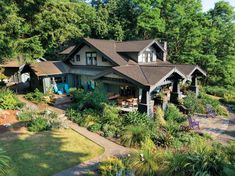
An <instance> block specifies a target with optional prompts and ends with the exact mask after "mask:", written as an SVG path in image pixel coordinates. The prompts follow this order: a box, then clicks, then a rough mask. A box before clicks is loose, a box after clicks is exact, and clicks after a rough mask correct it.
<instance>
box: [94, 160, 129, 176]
mask: <svg viewBox="0 0 235 176" xmlns="http://www.w3.org/2000/svg"><path fill="white" fill-rule="evenodd" d="M124 168H125V166H124V164H123V162H122V160H120V159H118V158H116V157H111V158H109V159H107V160H106V161H104V162H101V163H100V165H99V168H98V170H99V174H100V175H102V176H113V175H123V174H122V173H123V170H124Z"/></svg>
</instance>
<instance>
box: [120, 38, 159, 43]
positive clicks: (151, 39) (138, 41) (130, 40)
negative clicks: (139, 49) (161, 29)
mask: <svg viewBox="0 0 235 176" xmlns="http://www.w3.org/2000/svg"><path fill="white" fill-rule="evenodd" d="M153 40H157V39H155V38H154V39H147V40H125V41H116V43H125V42H141V41H153Z"/></svg>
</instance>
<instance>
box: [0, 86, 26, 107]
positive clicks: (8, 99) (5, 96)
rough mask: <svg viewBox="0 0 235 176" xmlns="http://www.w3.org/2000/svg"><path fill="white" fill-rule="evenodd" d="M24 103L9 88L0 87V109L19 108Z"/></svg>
mask: <svg viewBox="0 0 235 176" xmlns="http://www.w3.org/2000/svg"><path fill="white" fill-rule="evenodd" d="M23 105H24V104H23V103H22V102H20V101H19V99H18V98H17V97H16V95H15V94H14V93H13V92H12V91H10V90H9V89H0V109H19V108H21V107H22V106H23Z"/></svg>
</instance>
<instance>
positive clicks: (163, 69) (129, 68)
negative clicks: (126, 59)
mask: <svg viewBox="0 0 235 176" xmlns="http://www.w3.org/2000/svg"><path fill="white" fill-rule="evenodd" d="M110 72H114V73H116V74H118V75H120V76H122V77H124V78H126V79H127V80H130V81H132V82H134V83H137V84H140V85H142V86H144V87H146V86H147V87H151V86H155V85H156V84H157V85H158V84H160V83H161V82H163V81H165V80H166V79H167V78H168V77H170V76H171V75H172V74H174V73H175V74H177V75H178V76H179V77H181V78H185V76H184V74H182V73H181V72H180V71H179V70H177V68H176V67H175V66H156V65H154V66H152V65H124V66H117V67H113V69H112V70H110V71H107V72H106V73H103V74H100V75H98V76H96V77H95V78H94V79H98V78H100V77H103V76H105V75H107V74H110Z"/></svg>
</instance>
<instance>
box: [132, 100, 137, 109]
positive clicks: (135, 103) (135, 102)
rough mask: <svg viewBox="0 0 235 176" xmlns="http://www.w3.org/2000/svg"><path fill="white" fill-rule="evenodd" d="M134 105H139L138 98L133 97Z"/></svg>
mask: <svg viewBox="0 0 235 176" xmlns="http://www.w3.org/2000/svg"><path fill="white" fill-rule="evenodd" d="M132 105H133V107H137V106H138V98H133V102H132Z"/></svg>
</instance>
